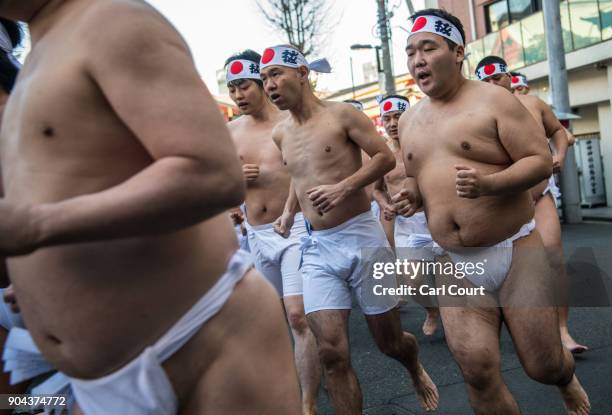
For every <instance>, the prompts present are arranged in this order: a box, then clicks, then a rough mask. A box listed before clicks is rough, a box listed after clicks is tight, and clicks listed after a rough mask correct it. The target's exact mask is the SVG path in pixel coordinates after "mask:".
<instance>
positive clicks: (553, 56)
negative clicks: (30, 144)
mask: <svg viewBox="0 0 612 415" xmlns="http://www.w3.org/2000/svg"><path fill="white" fill-rule="evenodd" d="M542 6H543V7H542V8H543V9H544V28H545V32H546V48H547V49H548V68H549V71H548V73H549V83H550V93H551V97H552V105H553V107H554V108H555V109H556V110H557V111H558V112H565V113H571V112H572V111H571V107H570V102H569V91H568V89H567V68H566V66H565V48H564V47H563V37H562V35H561V12H560V10H559V0H544V1H543V3H542ZM579 186H580V185H579V183H578V169H577V167H576V158H575V156H574V148H573V147H569V148H568V149H567V155H566V157H565V164H564V165H563V169H562V171H561V193H562V200H563V217H564V219H565V222H566V223H580V222H582V212H581V210H580V188H579Z"/></svg>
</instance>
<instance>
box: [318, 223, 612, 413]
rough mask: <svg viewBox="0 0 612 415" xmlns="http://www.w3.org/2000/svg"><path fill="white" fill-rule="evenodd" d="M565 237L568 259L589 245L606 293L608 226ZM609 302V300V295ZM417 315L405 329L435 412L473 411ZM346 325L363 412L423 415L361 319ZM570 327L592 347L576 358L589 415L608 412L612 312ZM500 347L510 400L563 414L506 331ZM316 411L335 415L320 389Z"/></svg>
mask: <svg viewBox="0 0 612 415" xmlns="http://www.w3.org/2000/svg"><path fill="white" fill-rule="evenodd" d="M563 240H564V248H565V252H566V256H567V257H568V258H569V257H572V256H573V257H575V256H574V254H575V252H576V249H578V248H593V252H594V255H595V258H596V261H597V263H598V265H599V267H600V269H601V270H602V271H603V273H605V274H606V275H607V276H604V277H603V280H604V284H605V287H602V286H601V282H599V285H598V288H597V291H598V292H600V293H601V292H604V293H605V290H606V289H607V292H608V293H612V278H611V276H612V224H610V223H585V224H582V225H566V226H564V227H563ZM576 275H580V274H576ZM604 297H605V296H604ZM607 297H608V298H610V297H612V295H610V294H608V296H607ZM423 318H424V312H423V311H422V310H421V309H418V308H413V307H411V308H408V309H407V310H405V311H403V312H402V322H403V326H404V328H406V329H408V330H409V331H411V332H412V333H415V334H416V336H417V338H418V340H419V344H420V346H421V360H422V362H423V364H424V366H425V367H426V368H427V370H428V371H429V373H430V375H431V377H432V378H433V380H434V381H435V382H436V383H437V385H438V388H439V390H440V408H439V411H438V412H437V413H438V414H448V415H451V414H452V415H457V414H460V415H461V414H470V413H472V411H471V409H470V406H469V404H468V399H467V394H466V390H465V385H464V384H463V380H462V377H461V374H460V372H459V369H458V367H457V365H456V364H455V362H454V360H453V359H452V358H451V355H450V352H449V351H448V348H447V347H446V343H445V341H444V337H443V334H442V333H441V330H439V331H438V333H437V335H436V336H434V337H433V339H425V336H424V335H423V334H422V331H421V324H422V321H423ZM350 325H351V331H350V332H351V336H352V338H351V347H352V358H353V364H354V366H355V368H356V371H357V376H358V377H359V380H360V382H361V387H362V390H363V394H364V408H365V412H364V413H365V414H367V415H404V414H421V413H425V412H424V411H422V410H421V409H420V407H419V406H418V403H417V401H416V397H415V394H414V392H413V389H412V386H411V384H410V382H409V379H408V377H407V376H406V374H405V373H404V371H403V368H402V367H401V366H400V365H399V364H398V363H396V362H394V361H392V360H390V359H388V358H386V357H385V356H383V355H382V354H380V353H379V352H378V351H377V350H376V347H375V345H374V343H373V342H372V340H371V338H370V336H369V334H368V332H367V327H366V324H365V321H364V319H363V317H362V315H361V314H360V313H359V312H358V311H357V310H356V311H354V312H353V313H352V315H351V320H350ZM570 329H571V332H572V334H573V335H574V337H575V338H576V339H577V340H578V341H580V342H582V343H584V344H586V345H588V346H589V347H590V350H589V351H588V352H586V353H585V354H583V355H582V356H579V357H578V358H577V359H576V361H577V373H578V375H579V377H580V380H581V382H582V384H583V385H584V387H585V389H586V390H587V391H588V392H589V395H590V399H591V404H592V408H593V410H592V414H594V415H595V414H598V415H604V414H606V415H607V414H612V393H611V391H612V389H611V386H610V385H611V376H612V308H611V307H588V308H587V307H575V308H574V309H572V311H571V314H570ZM501 349H502V370H503V376H504V379H505V380H506V382H507V384H508V386H509V388H510V390H511V391H512V393H513V394H514V395H515V396H516V398H517V400H518V402H519V405H520V406H521V409H522V411H523V413H524V414H537V415H549V414H550V415H553V414H554V415H557V414H562V413H564V410H563V404H562V402H561V399H560V398H559V395H558V392H557V390H556V388H555V387H551V386H544V385H540V384H538V383H536V382H534V381H532V380H531V379H529V378H528V377H527V376H526V375H525V373H524V372H523V370H522V368H521V366H520V363H519V361H518V358H517V356H516V354H515V353H514V349H513V346H512V341H511V339H510V337H509V335H508V333H507V332H506V331H505V330H504V331H503V334H502V341H501ZM319 406H320V411H321V414H323V415H328V414H329V415H331V414H333V413H334V412H333V409H332V408H331V404H330V402H329V399H328V397H327V394H326V392H325V391H324V390H323V389H322V390H321V396H320V399H319Z"/></svg>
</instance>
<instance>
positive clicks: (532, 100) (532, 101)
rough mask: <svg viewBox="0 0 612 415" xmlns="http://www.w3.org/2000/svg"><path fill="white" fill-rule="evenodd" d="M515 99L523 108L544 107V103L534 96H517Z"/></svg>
mask: <svg viewBox="0 0 612 415" xmlns="http://www.w3.org/2000/svg"><path fill="white" fill-rule="evenodd" d="M516 97H517V98H518V100H519V101H521V103H522V104H523V105H525V106H529V107H532V108H542V106H546V103H545V102H544V101H542V100H541V99H540V98H538V97H537V96H535V95H517V96H516Z"/></svg>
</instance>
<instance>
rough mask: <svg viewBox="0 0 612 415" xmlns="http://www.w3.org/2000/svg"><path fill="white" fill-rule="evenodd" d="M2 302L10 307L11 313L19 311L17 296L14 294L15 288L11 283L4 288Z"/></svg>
mask: <svg viewBox="0 0 612 415" xmlns="http://www.w3.org/2000/svg"><path fill="white" fill-rule="evenodd" d="M3 300H4V302H5V303H7V304H8V305H9V306H10V307H11V311H12V312H13V313H19V304H17V297H16V296H15V290H14V289H13V284H11V285H9V286H8V287H6V288H5V289H4V298H3Z"/></svg>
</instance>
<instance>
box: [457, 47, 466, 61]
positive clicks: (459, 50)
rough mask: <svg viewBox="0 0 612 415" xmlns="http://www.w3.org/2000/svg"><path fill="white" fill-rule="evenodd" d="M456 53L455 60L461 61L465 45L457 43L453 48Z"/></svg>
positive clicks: (463, 56)
mask: <svg viewBox="0 0 612 415" xmlns="http://www.w3.org/2000/svg"><path fill="white" fill-rule="evenodd" d="M455 53H456V62H457V63H461V62H463V60H464V59H465V47H464V46H461V45H457V47H456V48H455Z"/></svg>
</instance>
